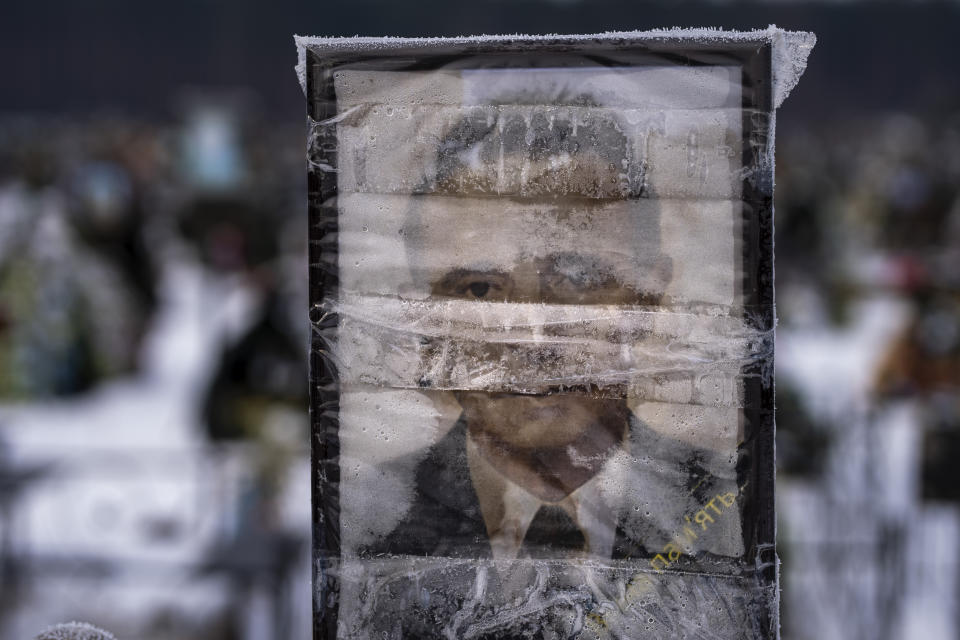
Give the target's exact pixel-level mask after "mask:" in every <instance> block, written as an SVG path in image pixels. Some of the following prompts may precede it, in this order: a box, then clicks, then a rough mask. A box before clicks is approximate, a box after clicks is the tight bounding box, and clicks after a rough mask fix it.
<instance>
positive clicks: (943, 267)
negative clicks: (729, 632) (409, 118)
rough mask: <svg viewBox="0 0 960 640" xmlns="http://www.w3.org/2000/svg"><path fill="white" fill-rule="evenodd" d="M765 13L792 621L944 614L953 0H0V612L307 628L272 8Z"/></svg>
mask: <svg viewBox="0 0 960 640" xmlns="http://www.w3.org/2000/svg"><path fill="white" fill-rule="evenodd" d="M770 23H776V24H777V25H779V26H781V27H785V28H789V29H805V30H812V31H815V32H816V33H817V35H818V37H819V43H818V45H817V47H816V49H815V50H814V52H813V55H812V56H811V58H810V61H809V67H808V70H807V72H806V75H805V76H804V78H803V79H802V81H801V82H800V84H799V86H798V87H797V88H796V89H795V90H794V92H793V95H791V97H790V98H789V99H788V100H787V102H786V103H785V105H784V107H783V109H781V111H780V113H779V117H778V123H777V124H778V128H777V129H778V130H777V138H778V144H777V155H778V157H777V194H776V203H777V214H776V215H777V237H776V242H777V282H776V286H777V303H778V313H779V318H780V324H779V328H778V334H777V376H778V384H777V402H778V415H777V426H778V451H777V454H778V465H779V470H778V473H779V484H778V512H779V536H780V553H781V556H782V558H783V579H782V587H783V595H782V612H783V637H784V638H785V639H787V640H806V639H811V640H813V639H816V640H829V639H833V638H837V639H840V638H843V639H844V640H856V639H863V640H885V639H900V638H904V639H913V638H917V639H920V638H922V639H924V640H938V639H952V638H958V637H960V607H958V603H960V517H958V516H960V471H958V469H960V394H958V382H960V68H958V63H957V60H958V59H960V44H958V35H960V1H952V2H922V1H920V2H916V1H913V2H907V1H902V2H884V3H872V2H866V1H856V0H837V1H834V2H803V1H800V0H770V1H769V2H759V3H758V2H736V1H734V0H727V1H721V0H715V1H713V2H670V3H667V2H662V3H661V2H641V1H640V0H634V1H631V2H628V1H617V0H599V1H589V0H553V1H547V0H542V1H533V0H516V1H511V0H473V1H471V2H463V3H459V4H455V3H450V2H445V1H442V0H424V1H422V2H417V3H403V4H402V5H401V4H398V3H396V2H386V1H384V0H353V2H350V3H346V2H336V1H333V0H330V1H328V2H326V3H312V4H309V5H308V4H300V3H293V2H290V1H289V0H276V1H274V2H272V3H270V4H269V6H267V4H266V3H254V2H252V1H248V0H233V1H229V2H228V1H226V0H201V1H194V2H177V1H173V0H171V1H170V2H166V3H132V2H121V1H119V0H91V1H90V2H69V1H68V0H48V1H47V2H43V3H40V2H24V1H22V0H6V1H5V2H4V4H3V8H2V9H0V60H3V63H2V66H3V73H2V76H0V77H2V82H0V640H25V639H27V638H30V637H32V636H33V635H35V634H36V633H37V632H38V631H40V630H41V629H43V628H45V627H46V626H47V625H49V624H52V623H55V622H62V621H67V620H73V619H82V620H86V621H89V622H92V623H94V624H97V625H99V626H102V627H105V628H107V629H110V630H111V631H113V632H114V633H115V634H116V635H117V636H118V638H121V639H124V640H135V639H139V640H154V639H157V640H159V639H161V638H163V639H166V638H180V639H190V638H205V639H208V640H220V639H222V640H227V639H245V640H246V639H251V640H252V639H257V640H261V639H262V640H277V639H284V640H286V639H303V640H306V638H308V637H309V630H310V584H309V583H310V568H309V530H310V511H309V459H308V450H307V442H308V439H307V429H308V425H307V414H306V407H307V400H306V392H307V386H306V358H305V348H306V344H307V324H306V314H305V311H306V309H307V300H306V268H305V266H306V242H305V238H306V228H307V225H306V202H305V189H306V184H305V170H304V149H305V133H306V129H305V124H304V111H305V102H304V99H303V96H302V94H301V92H300V88H299V86H298V84H297V80H296V77H295V75H294V72H293V65H294V63H295V58H296V54H295V50H294V46H293V41H292V34H294V33H305V34H316V35H355V34H362V35H447V36H451V35H459V34H473V33H503V32H507V33H515V32H529V33H575V32H592V31H604V30H613V29H617V30H622V29H634V28H639V29H643V28H653V27H667V26H673V25H684V26H722V27H727V28H752V27H765V26H766V25H767V24H770ZM955 456H956V457H955Z"/></svg>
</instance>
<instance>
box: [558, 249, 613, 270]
mask: <svg viewBox="0 0 960 640" xmlns="http://www.w3.org/2000/svg"><path fill="white" fill-rule="evenodd" d="M550 258H551V259H550V262H549V264H550V266H551V267H553V268H552V271H553V272H554V273H565V272H568V271H572V270H574V269H576V270H579V271H581V272H585V273H588V274H591V275H599V274H603V275H610V276H612V275H614V272H615V269H614V265H613V263H611V262H608V261H607V260H606V259H604V258H601V257H600V256H597V255H593V254H582V253H576V252H572V251H568V252H563V253H556V254H553V255H552V256H551V257H550Z"/></svg>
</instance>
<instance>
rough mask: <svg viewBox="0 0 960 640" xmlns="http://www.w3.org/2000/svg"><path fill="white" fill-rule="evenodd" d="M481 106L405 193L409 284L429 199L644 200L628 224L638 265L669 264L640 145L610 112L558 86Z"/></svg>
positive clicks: (457, 125) (443, 140) (456, 126)
mask: <svg viewBox="0 0 960 640" xmlns="http://www.w3.org/2000/svg"><path fill="white" fill-rule="evenodd" d="M488 102H489V104H483V105H478V106H472V107H471V106H468V107H463V109H464V111H466V113H465V114H464V115H463V116H462V117H461V118H459V119H458V120H456V121H454V122H453V124H452V125H451V126H449V127H447V128H446V129H445V130H444V131H442V132H441V133H440V135H439V136H438V143H437V153H436V164H435V170H434V171H432V172H431V175H429V176H428V177H427V178H426V179H425V180H424V181H423V182H422V183H421V184H420V185H418V186H417V187H416V188H415V189H414V190H413V193H412V194H411V195H412V197H411V203H410V206H408V207H407V208H406V216H405V220H404V226H403V229H402V233H403V235H404V236H405V239H406V251H407V257H408V261H409V264H410V265H411V267H412V271H413V273H412V276H413V278H414V281H415V282H417V283H418V284H420V285H422V284H424V282H423V281H422V277H421V274H419V273H417V269H416V267H415V265H416V263H417V260H416V258H417V256H416V251H417V249H418V248H419V247H422V246H423V243H424V242H426V238H425V234H424V233H423V226H422V221H421V219H420V206H419V204H418V201H419V199H420V197H429V196H430V195H456V196H466V197H491V196H495V197H496V196H499V197H505V198H511V199H517V200H526V199H530V200H536V201H539V202H551V201H553V202H556V203H562V202H564V201H568V202H571V203H574V202H576V203H579V204H580V205H590V204H602V203H604V202H607V203H609V202H613V201H620V200H638V199H641V198H643V199H644V200H645V201H646V202H648V203H650V204H649V205H648V206H647V207H646V208H645V212H644V218H643V219H642V220H638V221H637V224H636V226H635V229H636V233H637V247H638V250H640V251H639V252H638V253H643V254H644V255H642V256H640V255H638V257H639V258H640V259H641V262H642V263H644V264H651V265H653V264H659V265H661V266H662V265H663V263H669V262H670V260H669V258H667V257H666V256H664V255H662V253H661V251H660V246H661V242H660V211H659V207H658V206H656V205H654V204H653V203H654V202H655V200H654V199H652V198H651V196H652V195H653V194H652V193H651V192H650V190H649V187H648V184H647V167H646V162H645V160H644V159H643V157H642V155H641V154H638V153H637V150H636V148H635V145H636V144H637V143H638V142H644V140H643V138H640V137H639V136H638V135H632V134H631V132H629V131H628V130H626V125H625V123H624V122H623V121H622V119H621V118H620V116H619V114H618V113H617V112H616V111H615V110H613V109H609V108H603V106H602V105H601V104H599V103H598V102H597V101H596V100H595V99H594V97H593V96H591V95H589V94H584V93H572V92H570V91H569V90H568V89H566V88H564V87H559V88H539V87H538V88H534V89H524V90H520V91H508V92H500V93H496V94H495V95H494V96H492V97H491V98H489V99H488ZM641 135H645V132H644V133H643V134H641ZM523 165H526V169H524V168H523ZM522 169H523V170H522ZM638 268H640V267H639V266H638ZM669 271H670V269H669V264H667V272H669ZM651 293H652V294H653V297H654V298H659V297H660V296H661V295H662V293H663V292H662V291H658V292H651Z"/></svg>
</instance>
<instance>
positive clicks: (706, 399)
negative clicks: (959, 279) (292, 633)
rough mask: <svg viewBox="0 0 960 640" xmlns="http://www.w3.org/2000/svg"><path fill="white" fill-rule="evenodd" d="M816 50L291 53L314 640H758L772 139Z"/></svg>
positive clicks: (546, 48)
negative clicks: (300, 99) (296, 84)
mask: <svg viewBox="0 0 960 640" xmlns="http://www.w3.org/2000/svg"><path fill="white" fill-rule="evenodd" d="M813 42H814V39H813V36H812V35H811V34H806V33H789V32H784V31H781V30H779V29H776V28H773V27H771V28H769V29H766V30H762V31H755V32H747V33H741V32H724V31H714V30H697V31H694V30H680V31H658V32H643V33H612V34H601V35H592V36H509V37H482V38H475V39H470V38H459V39H403V38H384V39H375V38H349V39H324V38H298V40H297V43H298V46H299V49H300V54H301V56H300V57H301V60H300V62H301V64H300V65H299V70H300V73H301V81H302V82H303V86H304V90H305V92H306V95H307V101H308V115H309V118H308V125H309V127H308V145H307V150H308V175H309V204H310V243H311V244H310V246H311V253H310V296H311V300H310V304H311V309H310V313H311V322H312V329H313V331H312V351H311V391H312V398H311V413H312V437H313V456H314V476H313V499H314V586H315V593H314V616H315V638H316V639H317V640H320V639H330V640H333V639H334V638H344V639H346V638H351V639H352V638H371V639H374V638H375V639H377V640H384V639H401V638H410V639H429V638H450V639H466V638H482V639H488V640H493V639H504V638H507V639H510V638H555V639H566V638H668V637H669V638H716V639H721V638H722V639H727V638H729V639H731V640H732V639H741V638H748V639H771V638H776V637H777V634H778V624H779V623H778V596H777V570H778V567H777V557H776V553H775V550H774V540H775V521H774V503H773V496H774V493H773V478H774V455H773V454H774V447H773V435H774V421H773V330H774V324H775V321H774V317H775V316H774V306H773V246H772V244H773V240H772V238H773V234H772V231H773V129H774V127H773V122H774V110H775V108H776V107H777V106H779V104H780V102H782V100H783V99H784V98H785V97H786V95H787V93H788V92H789V91H790V89H791V88H792V87H793V86H794V85H795V84H796V82H797V80H798V79H799V75H800V74H801V73H802V71H803V68H804V66H805V61H806V56H807V54H808V53H809V51H810V49H811V47H812V46H813Z"/></svg>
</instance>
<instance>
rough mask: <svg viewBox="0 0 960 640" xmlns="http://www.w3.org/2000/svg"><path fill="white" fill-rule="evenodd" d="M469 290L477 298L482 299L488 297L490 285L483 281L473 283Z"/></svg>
mask: <svg viewBox="0 0 960 640" xmlns="http://www.w3.org/2000/svg"><path fill="white" fill-rule="evenodd" d="M467 288H468V289H469V290H470V293H472V294H473V295H474V296H475V297H477V298H482V297H483V296H485V295H487V292H488V291H490V283H489V282H483V281H479V282H471V283H470V286H469V287H467Z"/></svg>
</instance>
